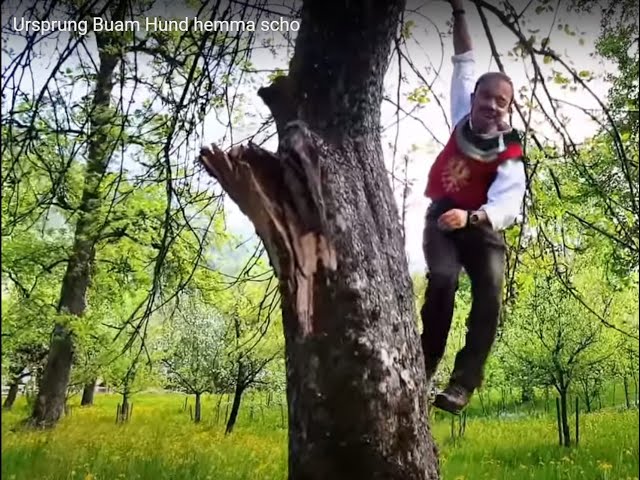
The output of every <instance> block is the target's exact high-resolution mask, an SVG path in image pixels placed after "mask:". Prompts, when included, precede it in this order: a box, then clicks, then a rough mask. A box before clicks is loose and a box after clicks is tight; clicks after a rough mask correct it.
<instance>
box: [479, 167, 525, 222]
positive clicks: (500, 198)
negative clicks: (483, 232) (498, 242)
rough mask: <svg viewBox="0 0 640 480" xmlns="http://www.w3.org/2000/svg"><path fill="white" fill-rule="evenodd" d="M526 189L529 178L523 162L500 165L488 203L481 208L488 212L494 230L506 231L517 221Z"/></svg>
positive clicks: (490, 189)
mask: <svg viewBox="0 0 640 480" xmlns="http://www.w3.org/2000/svg"><path fill="white" fill-rule="evenodd" d="M526 188H527V177H526V175H525V172H524V164H523V163H522V161H520V160H507V161H506V162H504V163H502V164H500V166H499V167H498V172H497V175H496V178H495V180H494V181H493V183H492V184H491V187H489V191H488V193H487V203H486V204H485V205H483V206H482V207H480V210H484V211H485V212H486V214H487V217H489V222H490V223H491V226H492V227H493V229H494V230H504V229H505V228H508V227H510V226H511V225H512V224H513V223H514V222H515V221H516V219H517V218H518V215H519V214H520V207H521V206H522V200H523V199H524V194H525V190H526Z"/></svg>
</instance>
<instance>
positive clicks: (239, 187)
mask: <svg viewBox="0 0 640 480" xmlns="http://www.w3.org/2000/svg"><path fill="white" fill-rule="evenodd" d="M286 133H287V134H286V135H285V136H284V138H283V139H282V140H281V142H280V149H279V154H278V155H274V154H273V153H271V152H269V151H267V150H264V149H262V148H260V147H258V146H256V145H254V144H251V143H250V144H249V145H248V146H246V147H244V146H240V147H234V148H232V149H230V150H229V151H228V152H223V151H222V150H221V149H220V148H218V147H217V146H216V145H211V146H210V147H205V148H203V149H202V150H201V152H200V162H201V163H202V164H203V166H204V167H205V169H206V170H207V172H208V173H209V174H210V175H212V176H213V177H214V178H216V179H217V180H218V182H219V183H220V185H221V186H222V188H223V189H224V190H225V191H226V192H227V193H228V194H229V196H230V197H231V199H232V200H233V201H234V202H236V204H237V205H238V207H240V209H241V210H242V212H243V213H244V214H245V215H247V217H249V219H250V220H251V222H252V223H253V225H254V226H255V228H256V232H257V233H258V235H259V236H260V238H261V239H262V241H263V243H264V245H265V248H266V249H267V252H268V254H269V258H270V260H271V263H272V265H273V268H274V269H275V272H276V275H278V278H279V280H280V282H281V286H282V287H284V293H285V294H286V295H291V296H292V298H291V300H292V301H293V302H292V304H293V305H295V309H296V314H297V317H298V325H299V328H300V330H299V331H300V333H301V334H302V335H303V336H307V335H310V334H313V333H316V332H315V330H316V328H315V327H320V328H321V326H318V325H315V326H314V322H313V315H314V311H313V305H314V282H315V281H316V273H318V271H319V269H320V268H322V269H324V270H328V271H334V270H336V268H337V260H336V253H335V249H334V248H333V246H332V245H331V242H330V241H329V239H328V232H327V228H326V218H325V214H324V202H323V199H322V185H321V180H320V170H319V165H318V157H317V155H316V152H315V146H314V145H313V144H312V143H311V141H310V138H311V137H310V135H309V134H308V131H306V129H304V127H303V126H300V125H294V126H292V128H288V129H287V132H286Z"/></svg>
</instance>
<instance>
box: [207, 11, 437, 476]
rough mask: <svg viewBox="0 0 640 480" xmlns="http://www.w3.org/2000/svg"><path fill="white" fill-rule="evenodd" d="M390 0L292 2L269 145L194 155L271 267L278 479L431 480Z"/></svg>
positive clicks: (433, 465) (273, 91) (270, 94)
mask: <svg viewBox="0 0 640 480" xmlns="http://www.w3.org/2000/svg"><path fill="white" fill-rule="evenodd" d="M403 8H404V2H403V1H400V0H395V1H389V0H385V1H383V0H377V1H375V0H374V1H364V0H361V1H353V2H340V3H339V5H338V4H336V3H334V2H324V1H320V0H307V1H305V2H304V4H303V7H302V21H301V27H300V30H299V32H298V38H297V40H296V46H295V52H294V56H293V58H292V60H291V63H290V69H289V74H288V75H287V76H284V77H280V78H278V79H277V80H276V81H274V83H273V84H272V85H271V86H269V87H267V88H263V89H261V90H260V91H259V92H258V93H259V95H260V96H261V98H262V99H263V100H264V101H265V103H266V104H267V105H268V107H269V108H270V110H271V112H272V113H273V116H274V119H275V122H276V127H277V129H278V136H279V147H278V152H277V154H275V155H274V154H271V153H269V152H267V151H265V150H262V149H260V148H258V147H256V146H255V145H251V144H249V145H248V146H247V147H236V148H234V149H232V150H230V151H229V152H228V153H224V152H222V151H221V150H220V149H218V148H217V147H216V146H212V147H211V148H206V149H203V151H202V155H201V161H202V162H203V164H204V165H205V167H206V168H207V170H208V171H209V172H210V173H211V174H212V175H213V176H214V177H216V178H217V179H218V181H219V182H220V184H221V186H222V187H223V188H224V189H225V190H226V191H227V192H228V194H229V195H230V197H231V198H232V199H233V200H234V201H235V202H236V203H237V204H238V206H239V207H240V208H241V209H242V211H243V212H244V213H245V214H246V215H247V216H248V217H249V218H250V219H251V221H252V222H253V224H254V226H255V228H256V231H257V233H258V235H259V236H260V237H261V239H262V241H263V242H264V245H265V248H266V250H267V252H268V254H269V258H270V261H271V264H272V265H273V268H274V270H275V272H276V274H277V275H278V279H279V285H280V292H281V295H282V315H283V324H284V332H285V345H286V365H287V399H288V415H289V478H290V479H305V480H307V479H309V480H312V479H327V478H331V479H335V480H340V479H349V480H358V479H366V480H372V479H385V480H394V479H398V480H400V479H402V480H413V479H435V478H438V476H439V474H438V465H437V463H438V462H437V451H436V448H435V446H434V443H433V440H432V438H431V434H430V431H429V426H428V424H427V415H426V398H425V381H424V376H425V373H424V363H423V360H422V355H421V352H420V343H419V341H418V336H417V331H416V326H415V310H414V308H415V307H414V303H413V296H412V289H411V280H410V277H409V272H408V265H407V260H406V256H405V252H404V244H403V241H402V232H401V225H400V220H399V215H398V211H397V208H396V205H395V203H394V199H393V195H392V191H391V188H390V185H389V180H388V177H387V174H386V170H385V165H384V161H383V155H382V148H381V141H380V104H381V100H382V85H383V77H384V74H385V71H386V69H387V66H388V58H389V53H390V44H391V40H392V38H393V36H394V34H395V33H396V32H397V29H398V27H399V18H400V14H401V11H402V9H403Z"/></svg>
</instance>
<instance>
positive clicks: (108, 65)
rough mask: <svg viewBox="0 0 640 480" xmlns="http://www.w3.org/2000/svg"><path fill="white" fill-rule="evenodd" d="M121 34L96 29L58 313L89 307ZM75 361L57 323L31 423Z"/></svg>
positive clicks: (52, 417) (60, 397) (58, 406)
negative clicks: (79, 185) (81, 172)
mask: <svg viewBox="0 0 640 480" xmlns="http://www.w3.org/2000/svg"><path fill="white" fill-rule="evenodd" d="M125 4H126V2H125V1H124V0H121V1H120V2H119V4H118V5H117V7H116V9H115V12H114V15H113V19H115V20H117V19H122V18H124V12H125V8H124V7H125ZM118 41H119V37H118V36H117V35H113V34H109V33H97V34H96V42H97V47H98V56H99V59H100V68H99V70H98V72H97V75H96V84H95V89H94V94H93V101H92V109H91V114H90V117H91V119H90V124H91V125H90V131H91V132H92V135H91V137H90V139H89V144H88V153H87V170H86V173H85V178H84V186H83V191H82V200H81V204H80V208H79V217H78V222H77V224H76V229H75V237H74V244H73V247H72V251H71V255H70V256H69V261H68V263H67V270H66V271H65V275H64V278H63V280H62V289H61V292H60V300H59V302H58V313H60V314H66V315H73V316H82V315H83V314H84V312H85V309H86V293H87V289H88V287H89V282H90V280H91V269H92V266H93V262H94V259H95V242H96V240H97V237H98V235H99V232H97V229H98V226H97V225H95V224H94V223H95V222H94V221H93V220H94V212H96V211H97V210H98V209H99V208H100V205H101V195H100V188H101V187H100V185H101V182H102V180H103V177H104V174H105V172H106V170H107V166H108V164H109V160H110V157H111V150H112V144H113V142H112V141H111V140H110V139H109V133H108V132H109V129H110V128H111V127H112V121H111V120H112V118H113V117H112V115H111V114H110V105H111V91H112V90H113V85H114V75H113V74H114V71H115V68H116V66H117V64H118V61H119V59H120V54H119V49H118V48H117V42H118ZM72 361H73V332H72V331H71V329H70V327H69V325H68V324H67V323H64V322H62V321H61V322H58V323H57V324H56V325H55V327H54V330H53V334H52V336H51V343H50V346H49V355H48V357H47V363H46V365H45V368H44V372H43V375H42V378H41V380H40V384H39V391H38V397H37V399H36V402H35V405H34V409H33V412H32V415H31V421H32V423H33V424H35V425H38V426H42V427H51V426H53V425H55V424H56V423H57V421H58V420H59V419H60V417H61V416H62V415H63V412H64V402H65V393H66V390H67V385H68V384H69V373H70V371H71V364H72Z"/></svg>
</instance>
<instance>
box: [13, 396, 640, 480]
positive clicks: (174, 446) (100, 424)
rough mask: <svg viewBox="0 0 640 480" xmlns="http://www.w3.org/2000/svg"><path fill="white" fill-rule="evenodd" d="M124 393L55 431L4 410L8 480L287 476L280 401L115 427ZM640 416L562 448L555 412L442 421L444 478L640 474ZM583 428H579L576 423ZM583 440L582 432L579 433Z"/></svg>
mask: <svg viewBox="0 0 640 480" xmlns="http://www.w3.org/2000/svg"><path fill="white" fill-rule="evenodd" d="M118 400H119V397H117V396H114V395H107V394H97V395H96V400H95V405H94V406H92V407H89V408H81V407H79V406H78V401H79V400H78V399H77V398H76V399H73V400H71V401H70V405H71V406H72V408H71V413H70V415H68V416H66V417H65V418H64V419H63V420H62V422H61V423H60V424H59V426H58V427H57V428H55V429H53V430H50V431H33V430H29V429H25V428H23V427H22V426H21V420H22V419H24V418H25V416H26V415H27V413H28V407H27V404H26V401H25V399H24V397H21V398H20V399H19V400H18V401H17V402H16V405H15V406H14V408H13V410H12V411H10V412H3V414H2V478H7V479H11V480H23V479H24V480H27V479H28V480H34V479H42V480H63V479H65V480H78V479H80V480H112V479H145V480H146V479H148V480H151V479H153V480H160V479H167V480H168V479H171V480H182V479H185V480H186V479H211V480H240V479H261V480H269V479H284V478H286V465H287V450H286V441H287V435H286V429H285V428H283V421H282V420H283V419H282V410H281V404H280V403H279V402H271V404H270V405H269V407H266V402H265V401H264V399H262V398H258V397H257V396H256V397H248V398H247V401H246V404H245V405H244V406H243V409H242V410H241V415H240V418H239V420H238V424H237V425H236V428H235V429H234V431H233V433H232V434H231V435H229V436H226V437H225V435H224V434H223V431H224V423H223V418H224V415H225V413H226V412H225V403H224V402H222V405H221V406H220V408H217V405H218V403H219V402H218V400H217V399H216V398H214V397H207V398H205V399H204V402H203V421H202V422H201V423H200V424H197V425H196V424H194V423H193V422H191V420H190V414H189V410H190V409H189V408H188V407H187V408H186V409H185V396H184V395H178V394H169V393H151V394H140V395H137V396H135V397H134V400H133V403H134V408H133V413H132V417H131V420H130V422H129V423H127V424H119V425H116V423H115V413H116V405H117V402H118ZM638 426H639V425H638V410H637V409H635V408H634V409H626V408H624V407H622V406H620V407H607V408H604V409H602V410H599V411H597V412H594V413H589V414H583V415H582V416H581V419H580V444H579V446H577V447H571V448H564V447H560V446H558V445H557V442H558V437H557V433H556V425H555V414H553V415H552V414H551V412H549V413H544V412H541V413H539V414H537V415H529V414H527V415H515V414H512V415H507V416H504V417H501V418H499V417H491V418H488V417H486V418H482V417H480V416H478V414H477V404H476V409H473V408H472V409H471V410H470V412H469V415H468V417H467V421H466V428H465V432H464V435H463V436H461V437H460V436H458V429H459V424H458V421H457V420H456V421H455V422H454V424H453V427H454V433H455V438H452V433H451V432H452V422H451V417H450V416H449V415H440V414H439V413H438V414H437V415H435V416H434V419H433V423H432V430H433V434H434V436H435V439H436V442H437V444H438V446H439V448H440V453H441V471H442V478H443V479H445V480H466V479H495V480H498V479H545V480H546V479H558V480H560V479H562V480H565V479H566V480H569V479H576V480H578V479H579V480H589V479H594V480H595V479H606V480H614V479H615V480H631V479H637V478H638ZM572 428H573V427H572ZM572 435H573V431H572Z"/></svg>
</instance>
